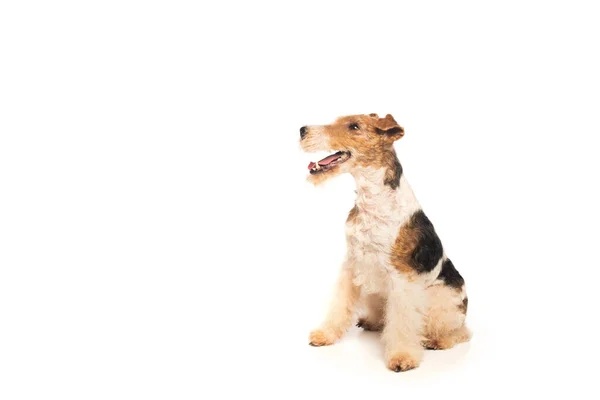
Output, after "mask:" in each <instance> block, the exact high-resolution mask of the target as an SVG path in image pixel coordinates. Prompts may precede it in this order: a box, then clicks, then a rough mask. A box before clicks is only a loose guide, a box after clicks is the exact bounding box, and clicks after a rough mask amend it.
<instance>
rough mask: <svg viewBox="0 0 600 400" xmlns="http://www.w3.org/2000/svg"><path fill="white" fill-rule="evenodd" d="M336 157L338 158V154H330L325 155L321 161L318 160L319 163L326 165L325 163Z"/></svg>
mask: <svg viewBox="0 0 600 400" xmlns="http://www.w3.org/2000/svg"><path fill="white" fill-rule="evenodd" d="M338 158H340V155H339V154H332V155H330V156H328V157H325V158H324V159H322V160H321V161H319V165H327V164H329V163H331V162H332V161H335V160H337V159H338Z"/></svg>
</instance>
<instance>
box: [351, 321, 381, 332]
mask: <svg viewBox="0 0 600 400" xmlns="http://www.w3.org/2000/svg"><path fill="white" fill-rule="evenodd" d="M356 326H358V327H359V328H363V329H364V330H365V331H370V332H379V331H381V330H382V329H383V324H381V323H374V322H370V321H369V320H368V319H366V318H359V319H358V322H357V323H356Z"/></svg>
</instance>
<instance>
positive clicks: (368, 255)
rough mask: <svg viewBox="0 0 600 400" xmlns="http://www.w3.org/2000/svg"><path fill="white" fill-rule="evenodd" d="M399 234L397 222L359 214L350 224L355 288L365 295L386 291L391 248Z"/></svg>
mask: <svg viewBox="0 0 600 400" xmlns="http://www.w3.org/2000/svg"><path fill="white" fill-rule="evenodd" d="M397 234H398V224H397V222H396V221H394V220H384V219H380V218H378V217H375V216H372V215H369V214H368V213H365V212H362V213H361V212H358V213H357V214H356V216H355V218H354V219H353V220H352V221H348V222H347V224H346V240H347V245H348V257H349V258H350V261H351V262H352V265H353V267H354V275H355V279H354V282H355V284H357V285H359V286H361V287H362V289H363V291H365V292H369V293H376V292H380V291H382V290H383V288H384V286H385V284H386V282H387V277H388V275H389V273H390V272H391V271H392V270H393V268H392V267H391V265H390V254H391V248H392V246H393V244H394V241H395V238H396V236H397Z"/></svg>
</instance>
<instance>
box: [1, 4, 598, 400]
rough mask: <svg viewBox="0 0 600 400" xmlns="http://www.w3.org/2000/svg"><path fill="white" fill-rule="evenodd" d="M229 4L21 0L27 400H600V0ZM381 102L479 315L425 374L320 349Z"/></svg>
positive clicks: (20, 250)
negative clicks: (336, 133)
mask: <svg viewBox="0 0 600 400" xmlns="http://www.w3.org/2000/svg"><path fill="white" fill-rule="evenodd" d="M206 3H208V2H206ZM206 3H205V2H192V1H190V2H178V1H169V2H167V1H163V2H159V1H137V2H136V1H102V2H76V1H72V2H66V1H57V2H41V1H40V2H31V1H5V2H2V4H1V5H0V203H1V204H0V398H2V399H4V400H12V399H50V398H53V399H54V398H56V399H200V398H206V399H213V398H233V397H232V396H237V397H241V398H248V397H249V396H251V395H257V396H260V397H261V398H262V397H263V396H268V395H270V394H274V395H277V398H296V397H297V398H302V399H306V398H345V397H350V398H361V397H362V398H366V397H367V396H368V398H373V396H377V395H385V396H393V398H401V397H404V396H407V395H415V396H417V398H430V397H431V398H433V397H434V396H444V398H461V399H465V398H468V399H471V398H472V399H481V398H490V397H491V398H496V397H498V398H504V397H506V396H507V395H512V396H515V397H518V398H520V397H522V396H523V397H524V396H545V395H548V394H555V395H561V396H562V395H568V396H569V398H571V397H572V398H598V388H597V381H596V380H597V379H596V375H597V371H598V366H597V361H598V343H597V342H598V337H599V336H598V333H599V332H598V329H597V328H596V325H597V322H596V318H597V317H598V305H599V304H600V302H599V300H598V290H597V285H598V278H599V275H600V273H599V269H598V267H600V261H599V257H598V251H597V250H598V230H597V226H598V223H599V222H600V221H599V219H600V218H599V214H598V201H599V200H600V199H599V198H598V194H597V192H598V172H599V171H600V168H599V162H598V154H597V153H598V149H599V146H598V136H599V135H600V122H599V118H600V115H599V111H600V95H599V93H600V79H599V76H600V74H599V72H598V71H600V62H599V52H598V49H599V43H598V38H599V37H600V28H599V25H598V16H599V14H598V11H597V10H596V9H595V7H594V2H592V1H590V2H577V1H563V2H530V1H514V2H512V1H502V2H493V3H492V2H481V1H479V2H475V1H473V2H435V3H434V2H410V4H408V2H387V3H385V2H375V1H370V2H344V3H338V4H333V3H328V2H312V1H302V2H295V3H292V2H271V3H267V2H264V1H253V2H241V1H240V2H219V3H218V5H216V2H215V4H213V5H209V4H206ZM372 112H376V113H379V114H380V115H385V114H386V113H391V114H392V115H393V116H394V117H395V118H396V120H397V121H398V122H399V123H400V124H401V125H402V126H404V128H405V130H406V135H405V137H404V138H403V139H402V140H401V141H399V142H398V143H397V145H396V148H397V151H398V154H399V157H400V160H401V162H402V164H403V167H404V171H405V174H406V176H407V178H408V180H409V182H410V183H411V185H412V186H413V189H414V190H415V192H416V195H417V197H418V199H419V201H420V202H421V204H422V205H423V207H424V209H425V212H426V213H427V214H428V216H429V217H430V218H431V219H432V221H433V223H434V225H435V227H436V230H437V231H438V233H439V234H440V236H441V238H442V240H443V242H444V245H445V247H446V249H447V252H448V254H449V256H450V257H451V258H452V259H453V261H454V263H455V265H456V266H457V268H458V269H459V271H460V272H461V273H462V275H463V276H464V277H465V279H466V281H467V288H468V293H469V300H470V303H469V316H468V322H469V325H470V327H471V328H472V330H473V332H474V337H473V340H472V341H471V342H470V343H469V344H464V345H460V346H458V347H456V348H455V349H452V350H450V351H445V352H427V353H426V356H425V359H424V361H423V363H422V365H421V367H420V368H418V369H417V370H413V371H411V372H407V373H403V374H396V373H393V372H390V371H388V370H387V369H386V368H385V363H384V360H383V358H382V349H381V345H380V343H379V341H378V338H377V335H375V334H371V333H360V332H359V331H358V329H356V328H354V329H352V330H351V331H350V332H349V333H348V335H347V336H346V337H345V338H344V339H343V340H342V341H341V342H339V343H338V344H336V345H335V346H332V347H328V348H313V347H310V346H308V333H309V331H310V330H311V329H312V328H314V327H316V325H317V324H318V323H319V322H320V320H321V318H322V316H323V315H324V312H325V305H326V304H327V302H328V300H329V295H330V293H331V289H332V287H333V282H334V279H335V277H336V274H337V271H338V267H339V264H340V262H341V260H342V257H343V254H344V230H343V223H344V221H345V218H346V215H347V212H348V210H349V209H350V208H351V207H352V204H353V196H354V192H353V190H354V186H353V182H352V180H351V178H350V177H349V176H342V177H339V178H337V179H336V180H333V181H331V182H329V184H327V185H325V186H323V187H319V188H313V187H312V186H310V185H309V184H308V183H307V182H306V180H305V178H306V176H307V168H306V166H307V164H308V162H309V161H310V156H309V155H306V154H303V153H301V151H300V149H299V146H298V129H299V128H300V126H302V125H305V124H323V123H328V122H330V121H332V120H333V119H334V118H335V117H337V116H340V115H346V114H354V113H372ZM404 398H406V397H404Z"/></svg>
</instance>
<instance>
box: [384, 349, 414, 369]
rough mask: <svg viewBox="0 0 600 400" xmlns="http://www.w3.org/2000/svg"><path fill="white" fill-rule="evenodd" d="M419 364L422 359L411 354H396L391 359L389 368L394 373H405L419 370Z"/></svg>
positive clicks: (388, 363) (388, 364)
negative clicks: (415, 369)
mask: <svg viewBox="0 0 600 400" xmlns="http://www.w3.org/2000/svg"><path fill="white" fill-rule="evenodd" d="M419 363H420V359H419V358H418V357H415V356H413V355H411V354H409V353H396V354H394V355H392V356H391V357H390V358H389V360H388V362H387V367H388V368H389V369H391V370H392V371H394V372H401V371H402V372H404V371H408V370H411V369H414V368H417V367H418V366H419Z"/></svg>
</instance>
